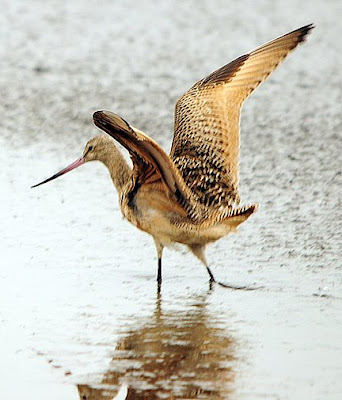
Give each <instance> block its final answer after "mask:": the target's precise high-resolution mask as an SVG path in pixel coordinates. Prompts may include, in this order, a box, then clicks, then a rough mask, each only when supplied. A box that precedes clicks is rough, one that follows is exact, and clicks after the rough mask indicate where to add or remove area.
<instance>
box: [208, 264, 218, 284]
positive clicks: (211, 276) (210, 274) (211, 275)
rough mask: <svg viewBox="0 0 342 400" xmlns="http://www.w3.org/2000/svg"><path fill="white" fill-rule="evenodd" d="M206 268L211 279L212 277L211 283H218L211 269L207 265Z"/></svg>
mask: <svg viewBox="0 0 342 400" xmlns="http://www.w3.org/2000/svg"><path fill="white" fill-rule="evenodd" d="M206 268H207V271H208V274H209V277H210V279H209V281H210V282H216V279H215V278H214V275H213V273H212V272H211V270H210V268H209V267H208V266H207V265H206Z"/></svg>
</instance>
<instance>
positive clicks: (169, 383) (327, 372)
mask: <svg viewBox="0 0 342 400" xmlns="http://www.w3.org/2000/svg"><path fill="white" fill-rule="evenodd" d="M38 3H39V2H34V1H32V2H31V1H30V2H25V3H22V2H16V1H11V2H7V1H5V2H4V7H3V14H4V23H3V24H1V28H0V29H1V30H2V32H3V34H4V35H6V38H8V44H9V46H8V48H5V47H0V66H1V74H0V89H1V94H2V95H1V96H0V111H1V115H2V118H1V119H0V127H1V136H0V164H1V165H0V167H1V174H0V187H1V196H0V209H1V213H2V214H1V224H0V234H1V242H0V247H1V249H0V250H1V267H0V304H1V307H0V353H1V357H0V393H1V396H0V397H1V398H4V399H6V400H17V399H21V398H25V399H26V400H30V399H32V400H33V399H34V400H37V399H45V398H47V399H49V400H50V399H52V400H55V399H56V400H60V399H63V400H75V399H76V400H77V399H82V400H84V399H86V400H89V399H113V398H114V397H115V396H116V395H117V391H118V389H120V388H121V392H120V395H118V396H121V397H123V398H124V397H127V398H135V399H139V398H146V399H147V398H148V399H150V398H152V399H153V398H169V399H173V398H177V399H192V398H199V399H200V398H207V399H226V398H228V399H231V400H234V399H236V400H255V399H263V400H265V399H266V400H267V399H291V400H292V399H300V400H302V399H310V400H316V399H317V400H321V399H325V400H326V399H327V400H337V399H340V398H341V396H342V384H341V375H342V361H341V360H342V346H341V332H342V319H341V315H342V275H341V235H342V232H341V226H342V223H341V221H340V209H341V203H340V200H341V198H342V193H341V188H342V182H341V177H342V175H341V154H342V153H341V140H340V133H341V132H340V127H341V107H340V98H341V85H340V69H341V68H340V66H341V54H340V52H339V48H338V46H339V42H338V40H337V39H336V38H338V37H340V36H341V32H340V27H339V24H337V23H335V22H334V21H335V20H336V16H337V15H339V4H338V2H337V1H336V2H335V1H331V2H329V7H328V6H327V5H326V2H323V1H322V2H321V1H317V2H315V3H314V4H313V3H312V2H310V1H306V0H302V1H300V2H299V1H298V0H291V1H289V2H287V4H286V7H283V6H281V5H280V4H279V5H275V4H274V2H271V1H266V2H260V3H257V2H253V3H245V2H235V3H234V4H233V3H232V4H230V5H229V7H227V5H226V3H225V2H221V1H219V0H216V1H214V2H210V3H209V2H206V1H200V2H196V3H195V2H194V3H192V2H190V3H189V2H186V3H184V2H182V3H181V2H179V3H177V6H178V7H180V10H181V11H180V12H174V5H171V4H174V3H170V2H161V3H160V4H159V5H154V6H153V7H146V4H144V2H141V3H139V4H137V3H136V2H130V1H128V2H124V3H123V2H122V3H120V2H115V4H113V2H112V1H108V2H103V4H101V7H98V5H97V4H96V5H94V4H92V2H90V3H89V4H88V3H87V4H85V3H84V2H80V1H77V0H75V1H72V2H69V3H68V5H64V4H63V3H61V2H58V1H51V2H46V3H45V4H44V5H42V4H41V3H39V4H38ZM38 5H39V6H38ZM298 9H301V10H303V13H302V14H301V13H298ZM304 11H305V13H306V15H307V16H306V17H305V18H304V20H303V15H304ZM99 21H101V23H99ZM227 21H229V23H228V22H227ZM311 21H314V22H316V24H317V28H316V29H315V31H314V32H313V34H312V36H311V37H310V40H309V41H308V42H307V43H306V44H305V45H303V46H302V47H301V48H300V49H298V50H297V51H296V53H294V54H293V55H292V56H291V57H290V58H289V60H288V61H286V63H285V64H284V66H282V67H281V68H280V69H279V71H278V72H276V73H275V74H274V77H272V79H270V81H268V82H267V83H265V85H263V86H262V87H261V88H260V89H258V91H257V92H256V93H255V94H254V95H253V97H252V98H251V100H249V101H248V102H247V104H246V107H245V109H244V111H243V114H242V135H241V171H240V172H241V173H240V177H241V181H240V183H241V194H242V201H243V203H249V202H259V203H260V209H259V211H258V213H257V214H256V215H255V216H253V217H252V218H251V219H250V220H248V222H247V223H246V224H243V225H242V226H241V229H240V232H239V233H238V234H236V235H232V236H231V237H228V238H226V239H223V240H221V241H219V242H217V243H215V244H214V245H212V246H211V247H209V249H208V259H209V260H210V263H211V267H212V270H213V272H214V274H215V276H216V278H217V279H219V280H221V281H224V282H229V283H232V284H254V285H257V286H263V288H262V289H260V290H256V291H250V292H248V291H231V290H227V289H224V288H222V287H219V286H217V287H214V288H213V289H212V290H211V291H210V290H209V285H208V283H207V278H208V277H207V273H206V271H205V269H204V268H203V266H201V265H200V263H199V262H198V261H197V260H196V259H195V258H194V257H192V256H191V255H190V254H187V253H186V252H185V251H184V249H183V248H181V247H180V248H179V249H178V251H174V250H169V249H166V251H165V255H164V259H163V262H164V266H163V274H164V275H163V277H164V279H163V285H162V290H161V293H160V294H158V293H157V286H156V282H155V278H156V276H155V275H156V254H155V249H154V245H153V242H152V240H151V238H149V237H148V236H147V235H145V234H144V233H142V232H139V231H138V230H136V229H135V228H134V227H132V226H130V225H129V223H128V222H126V221H124V220H123V219H122V217H121V213H120V210H119V207H118V203H117V196H116V194H115V191H114V189H113V186H112V183H111V181H110V179H109V177H108V174H107V172H106V171H105V169H104V168H103V166H102V165H100V164H98V163H89V164H88V165H84V166H82V167H80V168H79V169H77V170H75V171H73V172H71V173H70V174H68V175H65V176H63V177H62V178H59V179H58V180H56V181H54V182H51V183H49V184H47V185H45V186H42V187H39V188H36V189H32V190H31V189H30V186H31V185H32V184H34V183H37V182H39V181H40V180H42V179H44V178H46V177H48V176H50V175H51V174H53V173H55V172H56V171H58V170H59V169H61V168H63V167H65V166H66V165H68V164H70V163H71V162H72V161H74V160H75V159H76V158H77V157H79V156H80V154H81V153H82V150H83V146H84V144H85V143H86V141H87V140H88V139H89V138H90V137H92V136H94V135H96V134H98V130H97V129H96V128H95V127H93V125H92V121H91V115H92V112H93V111H95V110H96V109H103V108H105V109H111V110H112V111H115V112H117V113H119V114H121V115H122V116H123V117H124V118H125V119H127V120H128V121H129V122H131V123H132V124H133V125H134V126H137V127H138V128H141V129H143V130H145V131H146V132H147V133H148V134H150V135H151V136H152V137H153V138H154V139H156V140H157V141H158V142H159V143H161V144H162V145H163V147H164V148H165V149H167V148H169V147H170V144H171V139H172V133H171V132H172V121H173V107H174V102H175V100H176V99H177V98H178V97H179V96H180V95H181V94H182V93H183V92H184V91H185V90H186V89H187V88H188V87H189V86H191V85H192V84H193V82H194V81H195V80H196V79H200V78H202V77H203V76H204V75H205V74H206V73H209V72H211V71H212V70H214V69H215V68H217V67H218V66H220V65H222V64H224V63H225V62H227V61H229V60H230V59H232V58H234V57H235V56H238V55H240V54H242V53H243V52H245V51H248V50H250V49H251V48H253V47H255V46H257V45H258V44H261V43H262V42H264V41H266V40H268V39H272V38H273V37H275V36H277V35H279V34H282V33H285V32H286V31H287V30H290V29H293V28H295V27H297V26H301V25H303V24H305V23H309V22H311ZM128 26H129V29H127V27H128ZM213 27H215V29H213ZM9 49H10V50H9ZM113 49H114V50H113ZM104 55H105V56H104ZM133 55H134V57H133ZM322 55H324V56H322ZM126 392H127V393H126ZM84 396H85V397H84ZM117 400H119V397H118V399H117Z"/></svg>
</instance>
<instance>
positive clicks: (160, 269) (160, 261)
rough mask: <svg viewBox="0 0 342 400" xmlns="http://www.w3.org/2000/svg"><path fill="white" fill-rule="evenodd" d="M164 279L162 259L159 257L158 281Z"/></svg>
mask: <svg viewBox="0 0 342 400" xmlns="http://www.w3.org/2000/svg"><path fill="white" fill-rule="evenodd" d="M161 281H162V259H161V257H160V258H159V257H158V274H157V282H158V283H161Z"/></svg>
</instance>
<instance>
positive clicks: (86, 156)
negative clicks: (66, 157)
mask: <svg viewBox="0 0 342 400" xmlns="http://www.w3.org/2000/svg"><path fill="white" fill-rule="evenodd" d="M113 144H114V141H113V139H112V138H111V137H109V136H107V135H99V136H96V137H94V138H92V139H90V140H89V141H88V143H87V144H86V145H85V148H84V151H83V154H82V157H80V158H78V159H77V160H76V161H74V162H73V163H72V164H70V165H69V166H67V167H66V168H64V169H62V170H61V171H59V172H57V173H56V174H55V175H52V176H51V177H50V178H48V179H45V180H44V181H42V182H40V183H37V184H36V185H33V186H32V187H36V186H40V185H43V184H44V183H47V182H50V181H52V180H54V179H56V178H58V177H59V176H62V175H64V174H66V173H67V172H70V171H72V170H73V169H75V168H77V167H79V166H80V165H82V164H84V163H86V162H88V161H95V160H99V161H103V160H104V158H105V157H106V154H108V151H110V149H111V147H110V146H113Z"/></svg>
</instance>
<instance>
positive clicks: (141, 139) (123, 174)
mask: <svg viewBox="0 0 342 400" xmlns="http://www.w3.org/2000/svg"><path fill="white" fill-rule="evenodd" d="M312 28H313V25H312V24H310V25H306V26H304V27H302V28H299V29H296V30H294V31H292V32H290V33H287V34H286V35H284V36H281V37H279V38H277V39H275V40H272V41H271V42H268V43H266V44H264V45H262V46H261V47H258V48H257V49H256V50H253V51H252V52H250V53H248V54H245V55H243V56H241V57H239V58H237V59H236V60H234V61H232V62H231V63H229V64H227V65H225V66H223V67H222V68H220V69H218V70H216V71H215V72H213V73H212V74H210V75H209V76H207V77H206V78H204V79H202V80H200V81H199V82H197V83H195V85H193V86H192V87H191V88H190V89H189V90H188V91H187V92H186V93H185V94H184V95H183V96H182V97H181V98H180V99H179V100H178V101H177V104H176V109H175V129H174V131H175V132H174V138H173V143H172V148H171V153H170V155H169V156H168V155H167V154H166V153H165V152H164V151H163V149H162V148H161V147H160V146H159V145H158V144H157V143H156V142H154V141H153V140H152V139H150V138H149V137H148V136H147V135H145V134H144V133H143V132H141V131H140V130H138V129H136V128H134V127H132V126H130V125H129V124H128V123H127V122H126V121H125V120H124V119H123V118H121V117H119V116H118V115H116V114H114V113H112V112H109V111H97V112H95V113H94V116H93V118H94V123H95V125H96V126H98V127H99V128H101V129H102V130H103V131H105V132H106V133H107V134H109V135H110V136H111V137H112V138H114V139H115V140H116V141H118V142H119V143H120V144H121V145H123V146H124V147H125V148H126V149H127V150H128V151H129V153H130V156H131V159H132V162H133V169H131V168H130V167H129V166H128V165H127V163H126V161H125V160H124V158H123V156H122V154H121V153H120V151H119V150H118V149H117V148H116V145H115V143H114V141H113V140H112V139H111V138H110V137H108V136H106V135H100V136H97V137H95V138H93V139H91V140H89V142H88V143H87V144H86V147H85V150H84V152H83V155H82V157H80V158H79V159H78V160H76V161H75V162H74V163H73V164H71V165H70V166H69V167H67V168H65V169H63V170H62V171H60V172H58V173H57V174H55V175H53V176H52V177H51V178H49V179H46V180H45V181H43V182H41V183H39V184H38V185H41V184H43V183H46V182H48V181H50V180H52V179H55V178H57V177H58V176H61V175H63V174H65V173H66V172H68V171H71V170H72V169H74V168H76V167H78V166H79V165H81V164H83V163H85V162H87V161H93V160H98V161H102V162H103V163H104V164H105V165H106V167H107V168H108V170H109V172H110V175H111V177H112V180H113V182H114V185H115V186H116V189H117V191H118V193H119V198H120V207H121V210H122V213H123V215H124V216H125V217H126V218H127V219H128V220H129V221H130V222H131V223H132V224H134V225H135V226H136V227H138V228H139V229H141V230H143V231H145V232H147V233H149V234H150V235H152V237H153V239H154V242H155V245H156V248H157V254H158V274H157V280H158V282H159V283H160V282H161V278H162V274H161V260H162V253H163V248H164V247H165V246H168V245H171V244H172V243H181V244H184V245H186V246H187V247H188V248H189V250H190V251H192V252H193V254H194V255H195V256H196V257H198V258H199V259H200V260H201V261H202V262H203V264H204V265H205V266H206V268H207V271H208V273H209V276H210V281H211V282H215V279H214V276H213V274H212V272H211V270H210V268H209V266H208V263H207V260H206V257H205V248H206V245H207V244H209V243H212V242H214V241H216V240H218V239H220V238H222V237H223V236H226V235H227V234H228V233H229V232H232V231H234V230H235V229H236V227H237V226H238V225H240V224H241V223H242V222H244V221H245V220H246V219H247V218H248V217H250V216H251V215H252V214H253V213H254V212H255V211H256V210H257V207H258V205H257V204H251V205H247V206H242V207H241V206H239V203H240V197H239V192H238V165H239V136H240V132H239V130H240V128H239V122H240V110H241V106H242V104H243V102H244V101H245V100H246V99H247V98H248V97H249V95H250V94H251V93H252V91H253V90H254V89H256V88H257V87H258V86H259V85H260V84H261V83H262V82H263V81H264V80H265V79H266V78H267V77H268V76H269V75H270V73H271V72H272V71H273V70H274V69H275V68H276V67H277V66H278V64H279V63H280V62H281V61H282V60H283V59H284V58H285V57H286V56H287V55H288V54H289V53H290V52H291V50H293V49H295V48H296V47H297V45H298V44H299V43H301V42H303V41H304V40H305V38H306V36H307V34H308V33H309V32H310V30H311V29H312ZM38 185H35V186H38ZM226 286H228V287H232V288H235V289H236V288H237V287H235V286H231V285H226Z"/></svg>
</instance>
